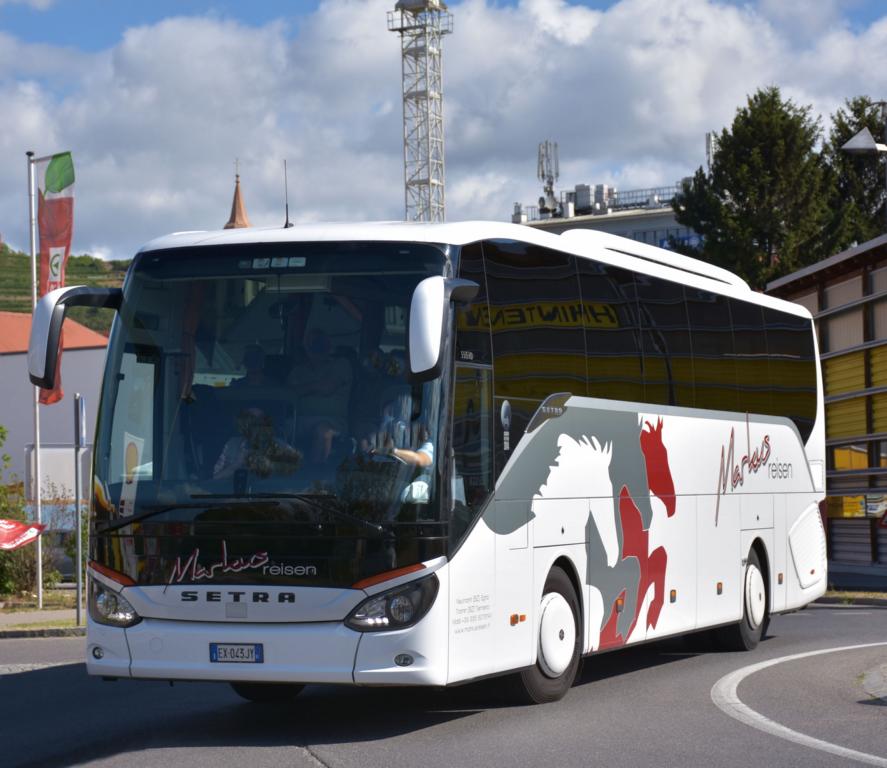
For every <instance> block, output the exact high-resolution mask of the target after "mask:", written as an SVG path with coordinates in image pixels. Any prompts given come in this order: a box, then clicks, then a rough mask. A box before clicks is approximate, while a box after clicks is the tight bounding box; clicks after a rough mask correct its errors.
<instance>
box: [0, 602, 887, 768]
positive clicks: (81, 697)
mask: <svg viewBox="0 0 887 768" xmlns="http://www.w3.org/2000/svg"><path fill="white" fill-rule="evenodd" d="M879 642H880V643H885V642H887V608H877V607H866V608H844V607H831V606H811V607H809V608H808V609H806V610H805V611H801V612H798V613H795V614H790V615H787V616H782V617H776V618H774V619H773V622H772V624H771V628H770V637H769V638H768V639H767V640H766V641H764V642H763V643H762V644H761V645H760V646H759V647H758V649H757V650H756V651H754V652H752V653H745V654H743V653H717V652H706V651H705V650H704V644H703V643H701V642H693V641H690V642H685V641H667V642H663V643H657V644H653V645H648V646H644V647H640V648H635V649H630V650H627V651H621V652H616V653H610V654H606V655H602V656H597V657H592V658H590V659H587V660H586V662H585V668H584V671H583V673H582V675H581V677H580V679H579V681H578V682H577V684H576V686H575V687H574V688H573V690H572V691H571V692H570V693H569V694H568V696H567V697H566V698H565V699H564V700H563V701H561V702H558V703H556V704H549V705H545V706H537V707H519V706H511V705H509V704H508V702H507V700H505V699H503V698H502V697H501V696H500V695H499V694H498V692H497V691H496V690H494V688H493V686H491V685H490V684H483V683H480V684H474V685H470V686H463V687H459V688H454V689H448V690H403V689H356V688H341V687H310V688H307V689H306V690H305V691H304V692H303V693H302V695H301V696H300V697H299V698H298V699H297V700H296V701H295V702H293V703H292V704H288V705H277V706H270V707H266V706H259V705H254V704H249V703H246V702H242V701H241V700H240V699H239V698H238V697H237V696H236V694H234V693H233V691H231V690H230V689H229V688H228V687H227V686H224V685H217V684H208V683H187V684H185V683H177V684H176V685H175V687H170V686H169V685H168V684H166V683H154V682H127V681H118V682H114V683H106V682H103V681H101V680H96V679H92V678H89V677H87V675H86V673H85V668H84V666H83V664H82V663H81V662H80V657H81V654H82V649H83V639H82V638H72V639H67V638H66V639H46V640H21V641H19V640H2V641H0V675H2V676H0V764H2V765H4V766H7V767H8V768H12V766H32V765H41V766H43V765H48V766H52V765H75V764H76V765H90V766H133V767H134V766H157V765H164V764H165V765H170V766H172V765H175V766H179V765H182V766H188V767H189V768H200V767H202V766H207V767H208V768H223V767H224V766H237V767H238V768H242V767H243V766H250V767H252V766H286V767H287V768H302V767H303V766H304V767H311V768H316V767H317V766H319V765H324V766H331V767H332V766H335V767H336V768H339V767H340V766H341V767H342V768H348V767H351V766H354V767H355V768H356V767H357V766H360V768H369V767H371V766H385V767H386V768H388V767H389V766H392V767H393V766H420V765H432V766H438V765H439V766H500V765H501V766H509V767H510V768H517V767H519V766H558V768H566V767H568V766H582V768H588V767H589V766H607V768H620V767H621V766H626V767H629V766H631V767H634V766H647V765H649V766H656V768H667V767H668V766H681V767H682V768H686V767H687V766H712V767H717V766H793V767H794V766H800V765H803V766H804V767H805V768H817V767H818V766H837V765H854V764H860V763H858V762H854V761H852V760H849V759H847V758H846V757H841V756H836V755H834V754H830V753H828V752H824V751H821V750H818V749H812V748H810V747H807V746H803V745H800V744H797V743H794V742H792V741H789V740H787V739H786V738H783V737H779V736H776V735H772V733H765V732H762V731H760V730H756V729H755V728H753V727H750V726H749V725H747V724H745V723H743V722H740V721H738V720H736V719H733V718H731V717H730V716H728V715H727V714H725V713H724V712H723V711H722V710H721V709H719V708H718V707H717V706H715V704H714V703H713V700H712V687H713V686H715V684H716V683H718V681H719V680H720V679H721V678H723V677H724V676H725V675H727V674H728V673H730V672H733V671H735V670H739V669H740V668H743V667H746V666H747V665H751V664H755V663H757V662H761V661H765V660H767V659H776V658H780V657H783V656H789V655H793V654H799V653H803V652H806V651H812V650H818V649H826V648H833V647H839V646H851V645H859V644H865V643H879ZM43 664H47V665H53V666H45V667H40V668H36V669H35V668H32V665H43ZM879 675H880V676H879ZM885 676H887V645H880V646H876V647H871V648H867V649H857V650H849V651H843V652H839V653H830V654H825V655H819V656H810V657H806V658H804V659H798V660H793V661H792V660H790V661H785V662H781V663H778V664H775V665H773V666H771V667H769V668H767V669H766V670H763V671H759V672H756V673H753V674H750V675H749V676H747V677H745V678H744V679H743V680H742V682H740V683H739V685H738V689H737V692H738V697H739V698H740V699H741V701H742V703H743V704H745V705H747V706H748V707H750V708H751V709H752V710H754V712H755V713H759V716H763V718H768V719H769V721H771V722H775V723H776V724H777V725H779V726H786V727H787V728H790V729H792V730H794V731H796V732H799V733H802V734H806V735H808V736H814V737H815V738H817V739H820V740H822V741H823V742H826V743H828V744H836V745H839V746H844V747H848V748H851V749H853V750H857V751H858V752H863V753H866V754H868V755H870V756H877V757H879V758H880V760H881V761H882V762H881V763H880V764H881V765H887V698H880V697H881V696H885V697H887V688H884V685H885V683H884V679H885ZM879 686H881V687H879ZM870 762H871V761H870ZM872 764H878V763H877V762H874V763H872Z"/></svg>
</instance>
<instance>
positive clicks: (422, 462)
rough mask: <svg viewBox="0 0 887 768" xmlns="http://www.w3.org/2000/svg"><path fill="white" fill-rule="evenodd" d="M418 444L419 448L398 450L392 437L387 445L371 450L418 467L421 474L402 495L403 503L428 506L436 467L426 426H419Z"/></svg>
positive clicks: (373, 452)
mask: <svg viewBox="0 0 887 768" xmlns="http://www.w3.org/2000/svg"><path fill="white" fill-rule="evenodd" d="M416 436H417V442H418V443H419V447H418V448H416V449H415V450H414V449H412V448H398V447H397V446H395V445H394V441H393V440H392V439H391V437H388V438H387V440H386V442H385V445H384V446H383V447H382V448H380V449H376V448H371V449H370V453H371V454H378V455H382V456H391V457H392V458H394V459H397V460H398V461H401V462H403V463H404V464H409V465H411V466H413V467H417V468H418V470H419V472H418V474H417V475H416V477H415V478H414V479H413V481H412V482H411V483H410V484H409V485H407V487H406V488H405V489H404V491H403V493H402V494H401V501H404V502H408V503H412V504H427V503H428V502H429V501H430V500H431V468H432V466H433V465H434V443H433V442H432V441H431V435H430V434H429V432H428V429H427V427H425V425H424V424H419V425H418V429H417V433H416Z"/></svg>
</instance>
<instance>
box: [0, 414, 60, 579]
mask: <svg viewBox="0 0 887 768" xmlns="http://www.w3.org/2000/svg"><path fill="white" fill-rule="evenodd" d="M5 443H6V428H5V427H3V426H2V425H0V449H2V448H3V445H4V444H5ZM9 463H10V458H9V454H8V453H3V454H0V518H3V519H5V520H22V521H25V520H27V519H28V515H27V509H26V501H25V489H24V484H23V483H21V482H19V481H18V478H16V477H15V476H14V475H12V476H9V475H8V470H9ZM35 552H36V548H35V546H34V545H32V544H28V545H27V546H25V547H22V548H21V549H16V550H14V551H12V552H0V594H4V595H11V594H14V595H17V594H21V593H22V592H32V591H34V589H35V587H36V585H37V557H36V556H35ZM42 560H43V586H44V587H45V588H48V587H54V586H55V585H56V584H58V582H59V578H60V576H59V573H58V571H56V570H55V569H54V568H53V567H52V555H51V553H50V552H49V551H48V547H44V548H43V557H42Z"/></svg>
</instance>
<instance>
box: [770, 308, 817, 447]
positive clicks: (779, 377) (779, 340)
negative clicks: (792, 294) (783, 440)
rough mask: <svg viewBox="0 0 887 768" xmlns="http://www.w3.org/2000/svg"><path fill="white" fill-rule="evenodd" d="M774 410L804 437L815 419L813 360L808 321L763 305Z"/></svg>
mask: <svg viewBox="0 0 887 768" xmlns="http://www.w3.org/2000/svg"><path fill="white" fill-rule="evenodd" d="M764 323H765V325H766V329H767V352H768V353H769V356H768V366H769V373H770V376H769V379H770V391H771V397H772V400H773V413H774V414H775V415H778V416H788V417H789V418H790V419H791V420H792V421H794V422H795V424H796V425H797V427H798V431H799V432H800V433H801V438H802V439H803V440H805V441H806V440H807V438H808V437H809V436H810V432H811V431H812V429H813V422H814V421H815V419H816V359H815V357H814V354H813V329H812V327H811V323H810V321H809V320H807V319H806V318H803V317H796V316H795V315H789V314H787V313H785V312H780V311H778V310H775V309H768V308H767V307H764Z"/></svg>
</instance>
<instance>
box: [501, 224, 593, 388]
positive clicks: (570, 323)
mask: <svg viewBox="0 0 887 768" xmlns="http://www.w3.org/2000/svg"><path fill="white" fill-rule="evenodd" d="M484 263H485V266H486V273H487V289H488V291H489V302H490V327H491V330H492V336H493V351H494V353H495V371H494V387H495V391H494V394H495V396H496V397H507V398H528V399H533V400H537V401H538V400H543V399H545V398H546V397H548V396H549V395H551V394H554V393H555V392H571V393H574V394H582V395H584V394H585V339H584V337H583V333H582V305H581V303H580V301H579V286H578V283H577V279H576V266H575V264H574V259H573V257H572V256H570V255H569V254H565V253H560V252H558V251H550V250H548V249H546V248H539V247H537V246H534V245H528V244H526V243H518V242H513V241H506V240H496V241H489V242H485V243H484Z"/></svg>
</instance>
